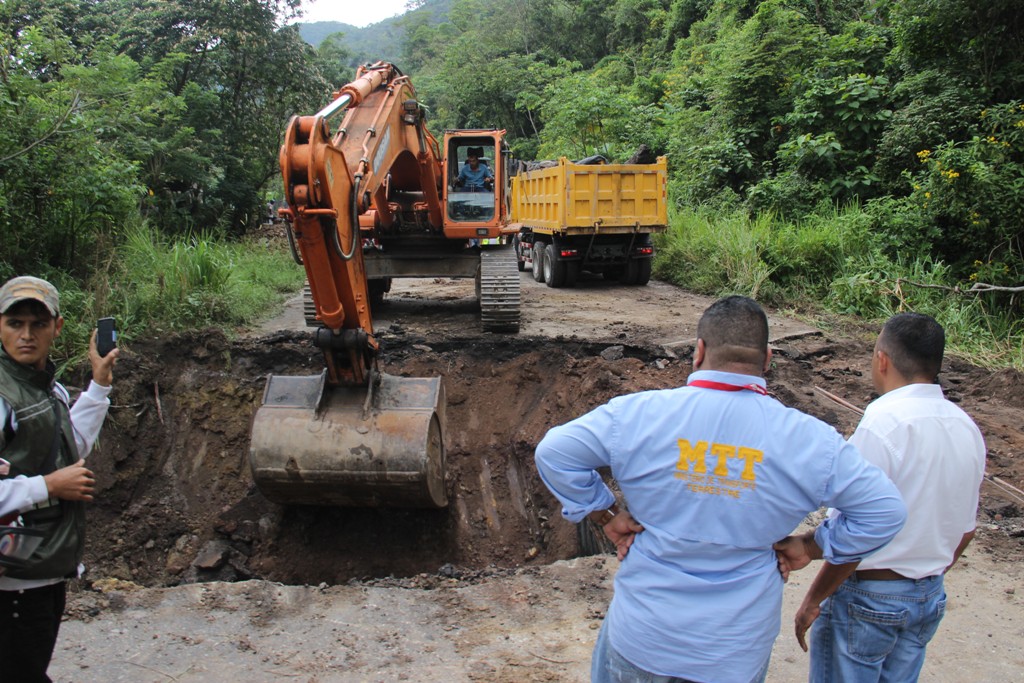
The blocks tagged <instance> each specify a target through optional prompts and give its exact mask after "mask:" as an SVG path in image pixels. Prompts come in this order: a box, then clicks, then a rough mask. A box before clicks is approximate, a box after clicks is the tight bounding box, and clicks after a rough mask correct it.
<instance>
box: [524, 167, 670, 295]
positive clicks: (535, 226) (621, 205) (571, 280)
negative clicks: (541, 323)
mask: <svg viewBox="0 0 1024 683" xmlns="http://www.w3.org/2000/svg"><path fill="white" fill-rule="evenodd" d="M599 160H600V158H599ZM600 161H603V160H600ZM667 178H668V165H667V163H666V160H665V157H658V160H657V161H656V162H655V163H653V164H607V163H596V164H594V163H573V162H571V161H569V160H567V159H565V158H562V159H559V160H558V164H557V165H555V166H551V167H548V168H539V169H536V170H529V171H524V172H521V173H519V174H517V175H515V176H513V178H512V207H511V211H510V219H511V220H510V224H509V226H508V227H509V231H510V232H513V233H514V236H513V240H512V241H513V244H515V250H516V257H517V260H518V263H519V270H520V271H524V270H526V267H527V266H530V267H531V268H532V269H533V279H534V280H536V281H537V282H545V283H547V285H548V287H572V286H573V285H574V284H576V279H577V278H578V277H579V274H580V273H581V272H582V271H588V272H591V273H600V274H603V275H604V277H605V278H606V279H609V280H618V281H619V282H621V283H623V284H627V285H646V284H647V282H648V281H649V280H650V279H651V261H652V259H653V257H654V245H653V243H652V242H651V235H652V234H654V233H659V232H664V231H665V229H666V228H667V226H668V209H667V206H666V204H667V193H666V183H667Z"/></svg>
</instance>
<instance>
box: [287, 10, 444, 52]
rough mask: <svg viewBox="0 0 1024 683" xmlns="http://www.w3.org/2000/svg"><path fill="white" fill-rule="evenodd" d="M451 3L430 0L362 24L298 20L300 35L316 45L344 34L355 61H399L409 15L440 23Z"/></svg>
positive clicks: (347, 46) (342, 42)
mask: <svg viewBox="0 0 1024 683" xmlns="http://www.w3.org/2000/svg"><path fill="white" fill-rule="evenodd" d="M451 4H452V3H451V0H427V1H426V2H424V3H423V5H422V6H421V7H418V8H416V9H414V10H413V11H411V12H406V13H405V14H402V15H400V16H397V17H391V18H388V19H385V20H384V21H379V22H377V23H376V24H370V25H369V26H365V27H363V28H359V27H358V26H352V25H351V24H346V23H343V22H340V21H314V22H311V23H308V24H306V23H299V35H300V36H302V39H303V40H305V41H306V42H307V43H309V44H310V45H313V46H314V47H316V46H319V45H320V43H322V42H323V41H324V39H325V38H327V36H329V35H331V34H334V33H342V34H344V38H343V39H342V40H341V44H342V45H344V46H345V47H346V48H348V50H349V51H350V52H351V53H352V56H353V60H352V61H353V64H363V63H365V62H368V61H377V60H385V61H390V62H397V61H398V60H399V59H400V57H401V54H402V40H403V38H404V35H405V27H404V24H405V22H406V21H407V20H408V19H410V18H413V17H417V18H418V17H419V16H421V15H426V16H427V17H428V21H429V22H430V23H432V24H440V23H441V22H443V21H445V20H446V19H447V18H448V10H449V9H450V8H451Z"/></svg>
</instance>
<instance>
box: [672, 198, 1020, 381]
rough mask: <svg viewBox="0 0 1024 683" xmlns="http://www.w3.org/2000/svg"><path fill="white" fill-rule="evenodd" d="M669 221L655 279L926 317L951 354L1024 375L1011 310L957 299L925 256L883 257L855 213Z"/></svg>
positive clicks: (943, 271) (847, 310)
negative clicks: (942, 332)
mask: <svg viewBox="0 0 1024 683" xmlns="http://www.w3.org/2000/svg"><path fill="white" fill-rule="evenodd" d="M670 223H671V224H670V228H669V230H668V232H667V233H666V234H664V235H661V236H660V237H659V240H658V247H659V251H658V254H657V257H656V260H655V264H654V273H655V275H656V276H657V277H658V278H660V279H663V280H666V281H669V282H673V283H675V284H678V285H680V286H682V287H686V288H687V289H691V290H693V291H696V292H700V293H702V294H710V295H715V296H721V295H725V294H744V295H747V296H750V297H753V298H756V299H759V300H761V301H764V302H766V303H771V304H775V305H785V306H787V307H790V308H804V309H806V308H811V309H818V310H821V311H823V312H831V313H839V314H845V315H852V316H858V317H860V318H862V319H866V320H868V321H870V322H874V323H877V324H878V325H879V327H880V326H881V324H882V323H883V322H884V321H885V320H886V319H887V318H888V317H890V316H891V315H893V314H895V313H898V312H902V311H910V310H912V311H918V312H921V313H926V314H928V315H931V316H932V317H934V318H935V319H936V320H938V321H939V323H941V324H942V325H943V327H945V328H946V336H947V345H948V349H949V351H950V352H951V353H955V354H957V355H960V356H963V357H965V358H966V359H968V360H969V361H971V362H973V363H975V364H977V365H981V366H983V367H1014V368H1018V369H1022V370H1024V321H1022V320H1021V319H1020V318H1019V317H1018V316H1016V314H1015V309H1014V308H1013V306H1012V304H1011V305H1006V306H1003V307H999V306H998V305H997V304H995V303H994V302H993V301H992V300H991V299H981V298H978V297H976V296H973V295H965V294H963V293H962V292H959V293H958V292H954V291H953V288H954V286H956V285H957V284H958V283H957V281H956V278H955V276H954V274H953V272H952V270H951V269H950V268H949V267H948V266H947V265H946V264H943V263H942V262H937V261H933V260H932V259H931V258H929V257H928V256H927V255H914V254H901V253H897V254H892V253H887V251H886V248H887V242H886V240H885V237H884V230H885V226H880V225H878V223H877V221H876V220H875V219H874V218H873V217H871V216H870V215H869V214H867V213H865V212H864V211H862V210H861V209H860V208H859V207H857V206H850V207H845V208H834V209H825V210H823V211H819V212H817V213H815V214H813V215H811V216H808V217H806V218H805V219H804V220H803V221H801V222H800V223H784V222H781V221H777V220H776V219H775V218H774V217H773V216H771V215H767V214H762V215H760V216H758V217H755V218H749V217H748V216H747V215H745V214H743V213H740V212H730V213H726V214H715V213H712V212H711V211H710V210H683V211H679V212H677V213H675V214H674V215H673V216H672V217H671V220H670ZM890 251H891V250H890Z"/></svg>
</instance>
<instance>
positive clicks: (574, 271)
mask: <svg viewBox="0 0 1024 683" xmlns="http://www.w3.org/2000/svg"><path fill="white" fill-rule="evenodd" d="M579 277H580V262H579V261H566V262H565V286H566V287H575V286H576V280H578V279H579Z"/></svg>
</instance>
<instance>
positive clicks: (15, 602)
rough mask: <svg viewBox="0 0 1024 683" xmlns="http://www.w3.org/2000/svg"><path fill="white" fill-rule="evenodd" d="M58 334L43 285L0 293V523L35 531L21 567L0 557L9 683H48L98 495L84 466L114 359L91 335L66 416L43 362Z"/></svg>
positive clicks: (54, 298) (1, 654) (19, 283)
mask: <svg viewBox="0 0 1024 683" xmlns="http://www.w3.org/2000/svg"><path fill="white" fill-rule="evenodd" d="M63 325H64V319H63V318H62V317H61V315H60V300H59V295H58V293H57V290H56V289H55V288H54V286H53V285H51V284H50V283H49V282H47V281H45V280H40V279H39V278H35V277H16V278H14V279H12V280H9V281H8V282H7V283H6V284H4V286H3V287H2V288H0V343H2V346H3V348H2V349H0V524H2V525H3V526H24V527H26V528H29V529H33V530H36V531H39V532H42V541H41V542H40V544H39V546H38V547H37V548H36V549H35V550H34V551H33V552H32V554H31V556H29V557H28V558H26V559H23V560H11V558H5V557H0V662H2V665H0V666H2V667H3V680H4V681H13V682H15V683H22V682H24V683H35V682H36V681H49V680H50V678H49V677H48V676H47V675H46V669H47V668H48V666H49V664H50V657H51V656H52V655H53V648H54V645H55V644H56V642H57V631H58V629H59V628H60V620H61V616H62V614H63V612H64V600H65V579H67V578H71V577H74V576H77V575H78V572H79V570H80V565H79V562H80V561H81V559H82V551H83V549H84V545H85V502H87V501H91V500H92V493H93V490H94V486H95V480H94V478H93V474H92V472H91V471H89V470H88V469H87V468H86V467H85V460H84V458H85V456H86V455H88V454H89V451H90V450H92V446H93V444H94V443H95V442H96V438H97V437H98V436H99V433H100V428H101V427H102V426H103V420H104V419H105V418H106V415H107V409H108V408H109V406H110V400H109V398H108V396H109V394H110V390H111V386H110V385H111V382H112V380H113V367H114V363H115V362H116V361H117V355H118V351H117V349H115V350H113V351H111V352H110V353H108V354H107V355H106V356H105V357H101V356H100V355H99V353H98V352H97V350H96V334H95V332H94V333H93V336H92V339H91V340H90V342H89V360H90V362H91V363H92V377H93V379H92V382H90V383H89V387H88V388H87V389H86V391H85V392H83V393H82V394H81V396H79V398H78V400H77V401H76V402H75V405H74V407H72V408H70V409H69V407H68V406H69V403H70V397H69V395H68V392H67V389H65V388H64V387H63V386H62V385H61V384H59V383H58V382H56V381H55V379H54V372H55V367H54V364H53V362H52V361H50V358H49V356H50V348H51V346H52V345H53V342H54V340H55V339H56V338H57V337H58V336H59V335H60V331H61V328H62V327H63Z"/></svg>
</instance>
